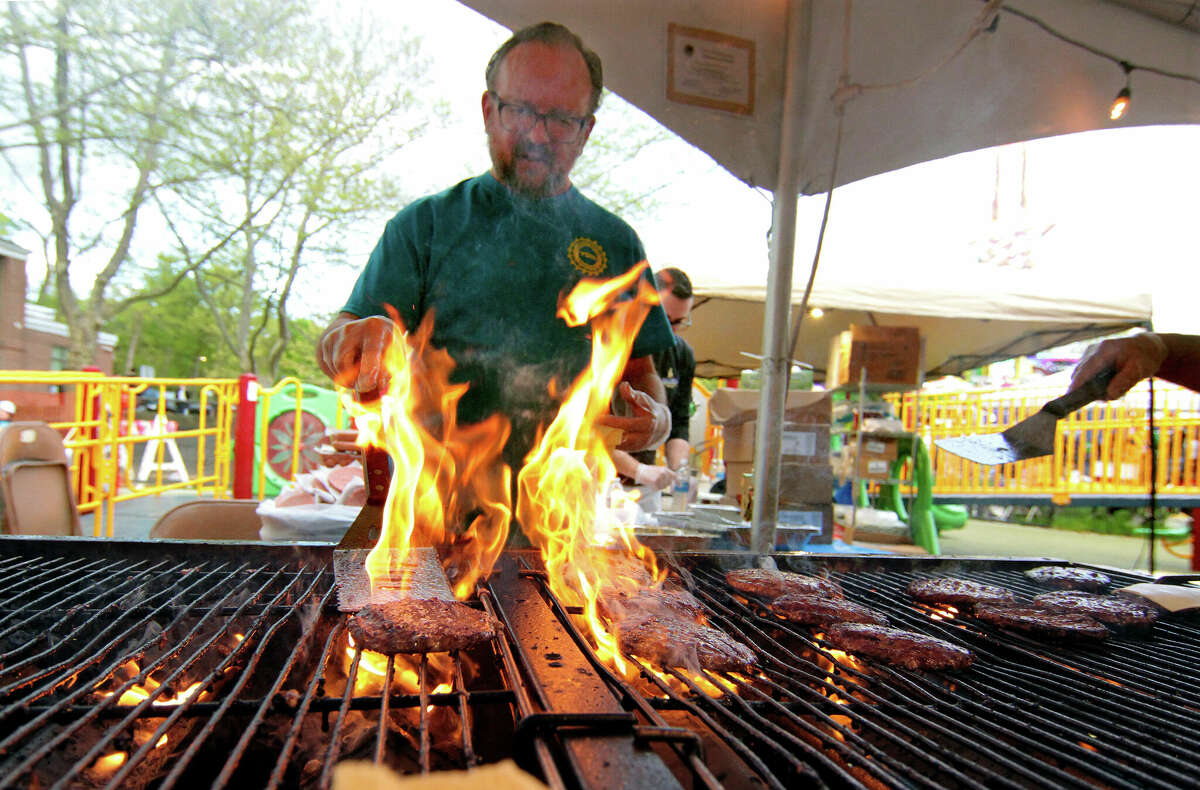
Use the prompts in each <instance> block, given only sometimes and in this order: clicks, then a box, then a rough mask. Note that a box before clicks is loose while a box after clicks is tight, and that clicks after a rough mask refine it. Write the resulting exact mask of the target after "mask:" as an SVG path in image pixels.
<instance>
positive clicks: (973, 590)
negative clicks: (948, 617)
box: [908, 576, 1016, 606]
mask: <svg viewBox="0 0 1200 790" xmlns="http://www.w3.org/2000/svg"><path fill="white" fill-rule="evenodd" d="M908 594H909V595H911V596H912V597H913V598H916V599H917V600H918V601H924V602H926V603H948V604H966V605H968V606H973V605H975V604H979V603H1010V602H1013V601H1015V600H1016V598H1015V597H1014V596H1013V594H1012V592H1011V591H1009V590H1006V589H1004V588H1003V587H997V586H996V585H994V584H981V583H980V582H973V581H971V580H969V579H955V578H953V577H950V576H939V577H937V578H930V579H915V580H913V582H912V583H911V584H909V585H908Z"/></svg>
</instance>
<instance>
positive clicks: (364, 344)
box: [317, 315, 396, 400]
mask: <svg viewBox="0 0 1200 790" xmlns="http://www.w3.org/2000/svg"><path fill="white" fill-rule="evenodd" d="M395 330H396V324H395V322H394V321H392V320H391V319H390V318H384V317H383V316H379V315H373V316H368V317H367V318H359V319H355V320H353V321H347V322H345V323H343V324H339V325H337V326H334V327H332V328H331V329H327V330H326V331H325V334H324V335H322V336H321V341H320V343H319V345H318V346H317V361H318V362H319V363H320V364H321V369H322V370H324V371H325V373H326V374H327V375H328V376H329V377H330V378H331V379H333V380H334V382H336V383H337V384H338V385H339V386H342V387H347V388H351V389H353V390H354V391H355V392H357V393H358V396H359V398H360V399H361V400H372V399H373V398H376V397H378V396H379V394H380V393H381V392H382V391H383V390H384V389H386V388H387V384H388V382H387V371H386V370H384V367H383V355H384V351H386V350H387V347H388V345H389V344H390V343H391V342H392V336H393V333H394V332H395Z"/></svg>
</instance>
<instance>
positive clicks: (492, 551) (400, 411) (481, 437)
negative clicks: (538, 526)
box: [351, 313, 512, 599]
mask: <svg viewBox="0 0 1200 790" xmlns="http://www.w3.org/2000/svg"><path fill="white" fill-rule="evenodd" d="M392 317H393V320H394V321H395V324H396V330H395V333H394V335H393V337H392V342H391V343H390V344H389V346H388V348H387V351H386V354H385V368H386V369H387V371H388V373H389V378H388V386H387V389H386V391H385V392H384V393H383V394H382V396H381V397H380V398H379V399H378V400H377V401H374V402H372V403H370V404H366V405H364V404H359V403H354V404H353V405H352V407H351V413H352V414H354V415H355V423H356V425H358V427H359V443H360V444H370V445H373V446H376V447H385V448H387V450H388V453H389V455H390V456H391V459H392V463H393V465H394V470H393V473H392V478H391V486H390V488H389V489H388V497H387V503H386V504H385V506H384V516H383V524H382V531H381V534H380V536H379V540H378V542H377V543H376V545H375V548H374V549H373V550H372V551H371V553H370V554H369V555H368V557H367V572H368V574H369V575H370V578H371V580H372V589H373V590H374V589H375V587H376V583H377V581H378V580H382V579H388V578H390V579H392V580H393V581H395V580H398V579H400V578H402V576H403V574H404V571H403V570H402V569H403V568H404V560H405V558H406V556H407V554H408V550H409V549H410V548H411V547H414V546H437V547H444V548H446V549H448V553H447V555H446V556H445V557H443V560H442V561H443V564H444V566H445V567H446V569H447V571H449V575H450V578H451V579H452V580H453V584H454V594H455V596H456V597H458V598H460V599H462V598H467V597H469V596H470V594H471V592H472V591H473V590H474V588H475V583H476V581H477V580H478V579H479V578H480V577H482V576H486V575H487V574H488V573H489V572H490V571H491V569H492V566H493V565H494V564H495V562H496V558H497V557H498V556H499V555H500V551H501V550H502V549H503V548H504V544H505V541H506V540H507V538H508V529H509V523H510V521H511V517H512V502H511V496H512V495H511V477H512V472H511V470H510V469H509V468H508V466H507V465H505V464H503V463H501V462H500V453H501V451H502V450H503V449H504V443H505V442H506V441H507V440H508V434H509V423H508V420H507V418H505V417H504V416H503V415H500V414H494V415H492V416H491V417H489V418H488V419H486V420H484V421H483V422H480V423H476V424H473V425H467V426H460V425H459V424H458V418H457V407H458V401H459V400H460V399H461V398H462V396H463V395H464V394H465V393H466V391H467V385H466V384H451V383H450V380H449V379H450V373H451V371H452V370H453V369H454V361H453V360H452V359H451V358H450V355H449V354H448V353H447V352H446V351H445V350H442V349H435V348H433V347H432V346H431V345H430V343H429V339H430V336H431V335H432V334H433V315H432V313H430V314H429V315H427V316H426V317H425V320H424V321H422V322H421V325H420V326H419V327H418V328H417V331H416V332H412V333H408V332H405V331H404V330H403V329H402V328H401V327H402V324H401V323H400V321H399V320H398V319H397V317H396V316H395V314H394V313H393V316H392ZM460 528H463V529H461V530H460Z"/></svg>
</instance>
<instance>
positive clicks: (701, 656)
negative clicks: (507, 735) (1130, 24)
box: [617, 614, 757, 672]
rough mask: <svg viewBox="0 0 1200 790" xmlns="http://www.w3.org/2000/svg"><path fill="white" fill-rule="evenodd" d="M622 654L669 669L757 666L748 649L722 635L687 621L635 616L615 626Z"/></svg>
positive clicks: (726, 669)
mask: <svg viewBox="0 0 1200 790" xmlns="http://www.w3.org/2000/svg"><path fill="white" fill-rule="evenodd" d="M617 645H618V646H619V647H620V648H621V651H622V652H623V653H628V654H631V655H635V656H641V657H642V658H644V659H647V660H648V661H650V662H652V663H655V664H660V665H663V666H670V667H687V668H689V669H693V670H697V669H711V670H713V671H714V672H741V671H744V670H746V669H749V668H750V667H752V666H754V665H755V664H756V663H757V659H756V658H755V656H754V652H753V651H752V650H750V648H748V647H746V646H745V645H743V644H742V643H741V642H738V641H737V640H736V639H733V638H732V637H730V636H727V635H726V634H725V633H724V632H722V631H718V630H717V629H715V628H710V627H709V626H707V625H701V624H699V623H696V622H693V621H691V620H683V619H679V618H674V617H664V616H662V615H647V614H641V615H635V616H632V617H627V618H626V619H624V620H622V621H621V622H620V623H618V624H617Z"/></svg>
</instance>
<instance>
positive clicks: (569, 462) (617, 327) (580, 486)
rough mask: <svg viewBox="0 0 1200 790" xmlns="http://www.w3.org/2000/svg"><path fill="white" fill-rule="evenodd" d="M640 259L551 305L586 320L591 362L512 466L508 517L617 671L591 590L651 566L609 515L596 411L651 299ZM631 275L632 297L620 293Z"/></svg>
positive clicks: (610, 499) (611, 588)
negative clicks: (512, 513) (513, 504)
mask: <svg viewBox="0 0 1200 790" xmlns="http://www.w3.org/2000/svg"><path fill="white" fill-rule="evenodd" d="M644 268H645V264H644V263H643V264H642V265H641V266H638V267H636V268H634V269H633V270H631V271H629V272H628V273H626V274H625V275H623V276H621V277H616V278H613V279H611V280H604V281H595V280H585V281H583V282H581V283H579V285H577V286H576V287H575V289H574V290H572V291H571V293H570V294H569V295H568V296H567V297H566V299H565V300H564V302H563V304H562V305H561V306H560V308H559V312H558V315H559V317H560V318H562V319H563V320H565V321H566V322H567V323H568V324H570V325H572V326H579V325H581V324H583V323H589V322H590V325H591V332H592V356H591V364H590V365H589V366H588V367H587V369H586V370H584V372H583V373H581V374H580V375H579V377H578V378H577V379H576V380H575V382H574V383H573V384H572V385H571V388H570V390H569V391H568V392H567V395H566V399H565V401H564V403H563V405H562V407H561V408H560V409H559V411H558V414H557V416H556V417H555V418H554V421H553V422H552V423H551V424H550V426H549V427H548V428H547V429H546V430H545V432H544V433H543V434H542V436H541V437H540V438H539V440H538V443H537V444H536V446H535V447H534V449H533V450H532V451H530V453H529V455H528V456H527V457H526V458H525V462H524V466H523V467H522V468H521V471H520V473H519V474H518V475H517V487H518V497H517V517H518V520H519V521H520V523H521V526H522V528H523V529H524V530H525V531H526V533H527V534H528V535H529V537H530V540H531V541H532V542H533V544H534V545H535V546H537V547H538V548H539V549H540V550H541V553H542V558H543V560H544V562H545V565H546V570H547V572H548V575H549V579H550V587H551V590H553V592H554V594H555V595H556V596H558V598H559V599H560V600H562V601H563V602H564V603H566V604H568V605H582V606H583V609H584V617H585V618H586V620H587V624H588V627H589V628H590V630H591V632H592V637H593V639H594V640H595V642H596V646H597V654H598V655H599V657H600V658H601V659H602V660H605V661H608V662H610V663H611V664H613V665H614V666H616V667H617V669H618V670H619V671H622V672H625V671H626V665H625V662H624V661H623V660H622V658H621V654H620V651H619V650H617V645H616V639H615V636H614V634H613V633H612V631H611V630H610V628H609V626H608V625H607V624H606V623H605V621H604V619H603V618H602V617H601V614H600V612H599V608H598V599H599V597H600V595H601V594H603V593H606V592H615V591H617V590H622V591H625V592H631V591H634V590H636V588H638V587H643V586H647V578H648V579H649V580H650V583H657V582H660V581H661V576H660V573H659V571H658V568H657V563H656V561H655V557H654V554H653V552H651V551H650V550H649V549H648V548H646V547H645V546H642V545H640V544H639V543H638V542H637V540H636V539H635V538H634V537H633V534H632V531H631V530H630V528H629V526H628V525H626V524H623V523H621V522H620V519H619V518H618V513H620V512H622V510H623V509H624V508H622V507H621V505H622V504H624V503H623V501H622V499H623V497H624V496H625V495H624V493H623V492H622V491H621V488H620V486H619V485H618V484H617V474H616V468H615V467H614V466H613V462H612V457H611V455H610V449H611V448H610V446H609V444H608V443H607V442H606V434H605V432H604V431H602V430H599V427H598V426H597V425H596V419H597V418H598V417H600V416H601V415H603V414H605V413H606V412H607V411H608V409H609V405H610V403H611V399H612V395H613V392H614V391H615V387H616V385H617V382H618V380H619V379H620V376H621V373H622V371H623V370H624V368H625V364H626V362H627V361H628V360H629V355H630V351H631V349H632V347H633V341H634V338H635V337H636V335H637V331H638V329H639V328H640V327H641V325H642V321H643V320H644V319H645V317H646V315H647V314H648V313H649V311H650V308H651V307H652V306H653V305H654V304H657V302H658V294H657V293H655V291H654V289H653V288H652V287H651V286H650V285H649V284H648V283H647V282H646V281H645V279H639V278H640V275H641V273H642V271H643V269H644ZM635 281H637V282H638V290H637V296H636V298H634V299H624V300H622V299H620V298H619V297H620V296H621V295H622V294H623V293H626V292H627V291H628V290H629V289H630V287H631V286H632V285H633V283H634V282H635ZM614 544H615V545H614ZM606 546H612V549H610V548H606ZM613 549H615V553H614V551H613ZM614 555H615V556H614ZM614 560H615V561H614Z"/></svg>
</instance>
